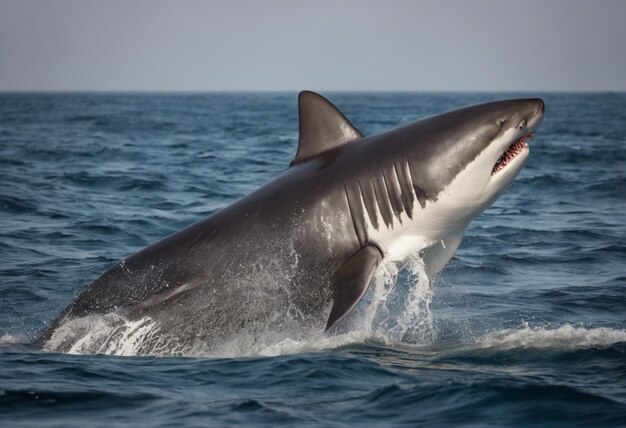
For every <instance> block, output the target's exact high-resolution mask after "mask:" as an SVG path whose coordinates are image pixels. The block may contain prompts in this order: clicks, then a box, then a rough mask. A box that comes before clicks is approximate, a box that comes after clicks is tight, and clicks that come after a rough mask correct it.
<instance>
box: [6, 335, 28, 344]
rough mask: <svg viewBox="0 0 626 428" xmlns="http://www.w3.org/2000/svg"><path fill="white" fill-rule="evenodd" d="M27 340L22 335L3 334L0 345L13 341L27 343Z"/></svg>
mask: <svg viewBox="0 0 626 428" xmlns="http://www.w3.org/2000/svg"><path fill="white" fill-rule="evenodd" d="M25 342H27V340H26V339H25V338H24V337H21V336H14V335H12V334H3V335H2V336H0V345H8V344H13V343H25Z"/></svg>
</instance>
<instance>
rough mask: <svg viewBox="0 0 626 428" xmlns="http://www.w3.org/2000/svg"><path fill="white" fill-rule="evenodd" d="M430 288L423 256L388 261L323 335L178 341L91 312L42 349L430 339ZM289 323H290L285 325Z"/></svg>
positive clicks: (257, 333) (156, 349)
mask: <svg viewBox="0 0 626 428" xmlns="http://www.w3.org/2000/svg"><path fill="white" fill-rule="evenodd" d="M431 299H432V289H431V287H430V282H429V280H428V277H427V275H426V273H425V270H424V265H423V262H422V260H421V259H420V258H419V257H418V256H417V255H415V256H412V257H410V258H409V259H408V261H407V262H405V264H404V265H403V266H397V265H395V264H392V263H387V264H384V265H383V266H381V268H380V269H379V270H378V272H377V274H376V275H375V277H374V278H373V280H372V284H371V285H370V291H369V292H368V295H367V296H366V298H365V299H364V300H363V301H362V303H361V304H359V305H358V307H357V308H356V310H355V311H354V313H353V314H352V315H351V316H350V317H349V318H348V319H347V320H346V323H345V324H346V325H345V326H344V328H343V329H342V330H341V331H339V332H335V333H334V334H324V333H323V332H321V331H319V329H318V328H315V329H312V328H307V326H303V325H302V324H301V323H300V324H298V323H294V326H293V328H291V329H281V330H280V331H273V330H271V329H266V330H263V329H261V330H259V329H254V331H250V332H247V331H241V332H240V333H239V334H237V335H236V336H235V337H231V338H229V339H227V340H225V341H223V342H221V343H219V344H217V345H216V344H211V345H210V346H209V345H207V344H205V343H202V342H195V343H182V342H181V341H179V340H178V338H176V337H173V336H170V335H168V334H167V332H162V331H160V330H159V328H158V325H157V323H156V322H155V321H154V320H152V319H150V318H148V317H145V318H142V319H139V320H129V319H126V318H125V317H123V316H122V315H120V314H118V313H110V314H107V315H104V316H102V315H90V316H86V317H81V318H76V319H73V320H70V321H67V322H65V323H64V324H63V325H62V326H60V327H59V328H58V329H57V330H56V331H55V332H54V334H53V335H52V337H51V338H50V340H49V341H48V342H47V343H46V345H45V349H47V350H50V351H62V352H69V353H76V354H110V355H160V356H182V355H184V356H204V357H242V356H254V355H262V356H271V355H281V354H291V353H298V352H310V351H320V350H324V349H332V348H336V347H341V346H345V345H349V344H354V343H363V342H365V341H368V340H375V341H377V342H382V343H385V344H394V343H399V342H409V343H428V342H430V341H432V340H434V338H435V336H436V334H435V331H434V328H433V320H432V314H431V312H430V302H431ZM287 324H288V323H287Z"/></svg>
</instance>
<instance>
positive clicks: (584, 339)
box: [478, 323, 626, 350]
mask: <svg viewBox="0 0 626 428" xmlns="http://www.w3.org/2000/svg"><path fill="white" fill-rule="evenodd" d="M619 342H626V330H618V329H611V328H606V327H596V328H589V327H583V326H574V325H571V324H564V325H562V326H560V327H531V326H529V325H528V323H523V324H522V325H521V326H520V327H519V328H512V329H505V330H500V331H496V332H491V333H489V334H487V335H485V336H484V337H482V338H481V339H479V341H478V346H479V347H480V348H497V349H514V348H535V349H548V348H552V349H563V350H571V349H585V348H594V347H606V346H610V345H613V344H615V343H619Z"/></svg>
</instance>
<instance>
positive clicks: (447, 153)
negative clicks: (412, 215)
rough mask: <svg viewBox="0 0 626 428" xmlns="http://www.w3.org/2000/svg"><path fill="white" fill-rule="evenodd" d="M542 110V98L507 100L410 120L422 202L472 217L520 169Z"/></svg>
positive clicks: (413, 160) (413, 165)
mask: <svg viewBox="0 0 626 428" xmlns="http://www.w3.org/2000/svg"><path fill="white" fill-rule="evenodd" d="M543 113H544V103H543V101H542V100H541V99H538V98H534V99H518V100H506V101H497V102H492V103H487V104H480V105H476V106H471V107H466V108H462V109H459V110H455V111H452V112H449V113H445V114H441V115H438V116H434V117H432V118H428V119H425V120H423V121H420V122H417V123H416V124H414V125H409V127H407V128H406V131H408V132H410V133H415V135H416V138H415V140H414V141H412V142H410V147H408V148H407V151H409V152H410V153H411V154H410V155H409V163H410V167H411V173H412V175H413V180H414V183H415V184H416V186H417V187H418V188H421V189H422V190H423V192H424V196H423V201H420V202H423V205H428V203H429V201H430V202H431V203H432V204H433V205H437V206H438V209H437V211H438V212H439V215H441V216H444V217H447V216H450V217H458V221H459V222H460V223H463V222H469V220H471V218H473V217H474V216H476V215H477V214H478V213H480V212H481V211H483V210H484V209H485V208H487V207H488V206H489V205H490V204H492V203H493V201H494V200H495V199H496V198H497V197H498V196H499V195H500V193H501V192H502V191H503V190H504V189H505V188H506V187H507V185H508V184H510V183H511V181H512V180H513V178H515V176H516V175H517V174H518V173H519V172H520V171H521V169H522V168H523V166H524V164H525V163H526V160H527V159H528V155H529V147H528V141H529V140H530V139H531V138H532V136H533V133H534V132H535V130H536V129H537V128H538V127H539V125H540V124H541V121H542V119H543ZM407 140H409V139H406V140H405V141H407ZM409 141H410V140H409ZM418 193H419V192H418ZM419 196H420V195H419V194H418V197H419ZM449 220H453V218H450V219H449Z"/></svg>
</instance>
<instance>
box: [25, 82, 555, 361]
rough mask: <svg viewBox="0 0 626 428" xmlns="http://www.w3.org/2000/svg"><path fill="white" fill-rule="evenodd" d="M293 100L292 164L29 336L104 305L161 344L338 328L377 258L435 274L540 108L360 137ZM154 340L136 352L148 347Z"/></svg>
mask: <svg viewBox="0 0 626 428" xmlns="http://www.w3.org/2000/svg"><path fill="white" fill-rule="evenodd" d="M298 104H299V142H298V148H297V153H296V155H295V158H294V159H293V161H292V162H291V164H290V166H289V168H287V169H286V170H285V171H284V172H283V173H282V174H280V175H279V176H278V177H277V178H276V179H275V180H273V181H271V182H269V183H267V184H266V185H264V186H262V187H261V188H259V189H258V190H256V191H255V192H253V193H251V194H250V195H248V196H246V197H245V198H243V199H241V200H239V201H238V202H235V203H234V204H232V205H230V206H228V207H226V208H223V209H221V210H220V211H218V212H216V213H214V214H212V215H211V216H209V217H208V218H206V219H204V220H201V221H199V222H197V223H195V224H193V225H191V226H189V227H187V228H186V229H183V230H181V231H179V232H177V233H175V234H173V235H171V236H169V237H167V238H165V239H163V240H162V241H160V242H157V243H155V244H153V245H151V246H149V247H147V248H146V249H144V250H142V251H139V252H138V253H136V254H134V255H131V256H129V257H128V258H126V259H124V260H122V261H121V262H120V263H118V264H116V265H115V266H113V267H111V268H110V269H108V270H107V271H106V272H105V273H103V274H102V275H101V276H100V277H99V278H97V279H96V280H95V281H94V282H93V283H92V284H91V285H90V286H89V287H88V288H87V289H86V290H85V291H84V292H82V294H80V295H79V297H78V298H77V299H76V300H75V301H74V302H72V303H71V304H70V305H69V306H68V307H67V308H66V309H65V310H63V311H62V312H61V314H60V315H59V316H58V317H57V318H56V319H55V320H54V321H53V322H52V323H51V325H50V326H49V327H48V328H47V329H46V330H45V331H44V332H43V333H42V334H41V335H40V336H39V337H38V338H37V339H36V340H35V344H37V345H39V346H42V347H44V348H46V349H50V350H55V351H67V350H68V349H71V347H72V346H73V345H74V344H75V343H76V342H77V341H78V340H81V335H82V334H83V333H84V332H83V333H80V332H76V331H73V332H72V333H71V334H70V333H68V332H67V331H64V333H63V334H62V335H61V336H60V337H55V335H60V333H59V331H61V330H63V327H64V326H66V325H70V324H71V322H72V321H73V320H77V319H80V318H81V317H87V316H91V315H104V314H110V313H117V314H121V315H122V316H123V317H124V319H126V320H140V319H145V317H148V318H149V319H151V320H153V322H154V323H155V326H156V328H155V329H154V331H153V332H152V333H151V338H152V339H151V340H152V341H153V342H155V343H158V344H159V346H163V344H165V343H171V342H172V341H174V342H176V343H177V344H178V345H179V346H180V345H181V344H192V343H204V344H208V345H209V346H210V345H211V344H216V343H219V342H220V341H225V340H230V339H232V337H233V336H236V335H237V334H239V333H240V332H242V331H256V330H262V329H265V330H266V329H272V330H275V331H281V330H286V331H288V330H289V329H290V328H293V325H294V324H295V325H299V326H306V327H307V328H309V329H313V330H319V331H322V330H329V329H333V328H334V327H335V326H336V325H338V324H339V323H340V322H341V320H342V319H343V318H344V317H345V316H346V315H347V314H348V313H349V312H350V311H351V310H352V309H353V308H354V307H355V306H356V305H357V303H359V301H360V300H361V298H362V297H363V295H364V294H365V292H366V291H367V288H368V284H369V282H370V280H371V278H372V276H373V274H374V272H375V271H376V270H377V268H378V266H379V265H380V264H381V263H382V262H383V261H399V260H403V259H404V258H406V257H407V256H408V255H409V254H411V253H415V252H418V253H419V254H420V255H421V257H423V260H424V265H425V268H426V271H427V274H428V275H429V276H431V277H432V276H434V275H436V274H437V273H438V272H439V271H440V270H441V269H442V268H443V267H444V266H445V264H446V263H447V262H448V261H449V260H450V259H451V257H452V255H453V254H454V252H455V251H456V249H457V248H458V246H459V244H460V242H461V239H462V237H463V234H464V232H465V230H466V229H467V227H468V225H469V223H470V221H471V220H472V219H473V218H475V217H476V216H477V215H478V214H480V213H481V212H482V211H483V210H485V209H486V208H487V207H489V206H490V205H491V204H492V203H493V202H494V201H495V200H496V198H498V196H499V195H500V194H501V193H502V192H503V191H504V189H505V188H506V187H507V186H508V185H509V184H510V183H511V181H512V180H513V179H514V177H515V176H516V175H517V174H518V173H519V171H520V170H521V169H522V168H523V166H524V164H525V163H526V160H527V159H528V155H529V146H528V140H529V139H530V138H531V137H532V135H533V133H534V132H535V130H536V129H537V128H538V127H539V125H540V123H541V121H542V119H543V115H544V103H543V101H542V100H541V99H515V100H504V101H496V102H490V103H486V104H480V105H475V106H470V107H465V108H461V109H458V110H454V111H451V112H447V113H443V114H439V115H436V116H432V117H428V118H426V119H422V120H419V121H417V122H414V123H412V124H409V125H406V126H402V127H400V128H397V129H394V130H392V131H389V132H385V133H383V134H380V135H374V136H368V137H365V136H363V135H362V134H361V133H360V132H359V131H358V130H357V129H356V128H355V127H354V126H353V125H352V124H351V123H350V121H349V120H348V119H347V118H346V117H345V116H344V115H343V114H342V113H341V112H340V111H339V110H338V109H337V108H336V107H335V106H334V105H333V104H332V103H331V102H330V101H328V100H327V99H325V98H323V97H322V96H320V95H318V94H316V93H314V92H309V91H303V92H301V93H300V95H299V98H298ZM70 330H71V329H70ZM52 338H54V339H55V340H51V339H52ZM149 342H150V341H149V340H148V341H147V343H146V344H145V346H144V347H143V352H146V353H149V352H154V349H155V346H156V345H155V344H152V345H151V344H150V343H149Z"/></svg>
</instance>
